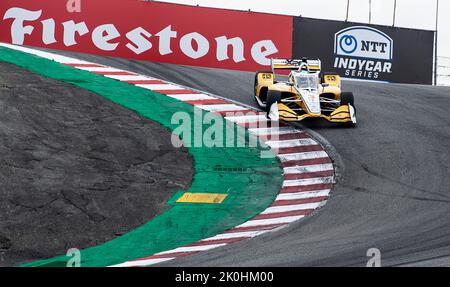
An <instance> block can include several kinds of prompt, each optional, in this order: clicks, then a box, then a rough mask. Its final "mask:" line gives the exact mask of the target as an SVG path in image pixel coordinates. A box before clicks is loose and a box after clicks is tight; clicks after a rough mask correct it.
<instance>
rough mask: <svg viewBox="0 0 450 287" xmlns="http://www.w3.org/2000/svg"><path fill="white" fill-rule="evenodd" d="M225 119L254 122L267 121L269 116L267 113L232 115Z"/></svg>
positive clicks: (237, 121) (235, 121)
mask: <svg viewBox="0 0 450 287" xmlns="http://www.w3.org/2000/svg"><path fill="white" fill-rule="evenodd" d="M225 119H226V120H228V121H230V122H233V123H254V122H261V121H267V117H266V116H265V115H244V116H232V117H225Z"/></svg>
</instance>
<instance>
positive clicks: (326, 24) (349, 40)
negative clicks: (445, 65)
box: [293, 18, 434, 84]
mask: <svg viewBox="0 0 450 287" xmlns="http://www.w3.org/2000/svg"><path fill="white" fill-rule="evenodd" d="M433 41H434V33H433V32H430V31H423V30H411V29H402V28H393V27H386V26H376V25H362V24H356V23H348V22H338V21H327V20H317V19H308V18H295V19H294V36H293V55H294V57H312V58H320V59H321V60H322V66H323V69H324V70H326V71H329V72H337V73H338V74H340V75H341V76H342V77H344V78H351V79H361V80H372V81H383V82H395V83H414V84H432V72H433V43H434V42H433Z"/></svg>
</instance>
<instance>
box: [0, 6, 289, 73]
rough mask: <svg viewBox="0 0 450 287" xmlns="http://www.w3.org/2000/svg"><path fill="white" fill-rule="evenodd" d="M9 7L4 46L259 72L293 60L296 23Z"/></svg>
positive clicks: (168, 9)
mask: <svg viewBox="0 0 450 287" xmlns="http://www.w3.org/2000/svg"><path fill="white" fill-rule="evenodd" d="M81 4H82V5H81V6H80V7H77V9H68V7H67V0H44V1H29V0H1V2H0V16H1V17H0V41H2V42H7V43H13V44H18V45H30V46H37V47H45V48H50V49H58V50H68V51H75V52H84V53H90V54H97V55H102V56H112V57H122V58H130V59H138V60H147V61H156V62H165V63H174V64H180V65H192V66H204V67H215V68H225V69H237V70H248V71H255V70H258V69H264V68H267V66H270V59H271V58H284V57H286V58H290V57H292V29H293V18H292V17H289V16H280V15H269V14H259V13H250V12H242V11H230V10H222V9H210V8H202V7H191V6H185V5H176V4H168V3H158V2H145V1H137V0H95V1H91V0H88V1H86V0H84V1H81Z"/></svg>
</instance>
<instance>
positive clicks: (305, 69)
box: [298, 63, 309, 72]
mask: <svg viewBox="0 0 450 287" xmlns="http://www.w3.org/2000/svg"><path fill="white" fill-rule="evenodd" d="M298 70H299V71H300V72H309V68H308V64H307V63H303V64H302V65H301V66H300V68H299V69H298Z"/></svg>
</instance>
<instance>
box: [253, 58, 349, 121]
mask: <svg viewBox="0 0 450 287" xmlns="http://www.w3.org/2000/svg"><path fill="white" fill-rule="evenodd" d="M277 70H288V71H290V73H289V76H288V79H287V81H276V79H275V72H276V71H277ZM254 94H255V98H256V101H257V102H258V105H259V106H260V107H261V108H263V109H265V110H266V112H267V118H269V119H271V120H273V121H280V120H281V121H287V122H292V121H301V120H303V119H305V118H323V119H325V120H328V121H330V122H333V123H342V124H347V125H350V126H355V125H356V109H355V103H354V102H355V100H354V96H353V93H350V92H341V78H340V76H339V75H337V74H333V73H322V72H321V61H320V60H308V59H306V58H303V59H301V60H297V59H293V60H289V59H273V60H272V71H259V72H257V73H256V76H255V86H254Z"/></svg>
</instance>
